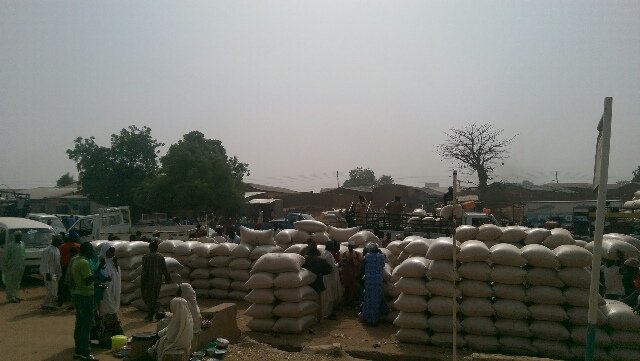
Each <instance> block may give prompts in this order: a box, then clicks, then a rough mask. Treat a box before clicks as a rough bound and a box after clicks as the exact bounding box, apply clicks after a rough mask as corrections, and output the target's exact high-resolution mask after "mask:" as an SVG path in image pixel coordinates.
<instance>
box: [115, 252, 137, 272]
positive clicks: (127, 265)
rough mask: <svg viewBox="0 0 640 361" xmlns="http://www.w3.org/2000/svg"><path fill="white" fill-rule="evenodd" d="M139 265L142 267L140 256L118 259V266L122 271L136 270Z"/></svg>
mask: <svg viewBox="0 0 640 361" xmlns="http://www.w3.org/2000/svg"><path fill="white" fill-rule="evenodd" d="M140 265H142V256H141V255H137V256H133V257H129V258H120V259H118V266H120V268H121V269H123V270H130V269H135V268H138V267H139V266H140Z"/></svg>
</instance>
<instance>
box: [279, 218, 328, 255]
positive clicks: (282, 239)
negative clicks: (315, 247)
mask: <svg viewBox="0 0 640 361" xmlns="http://www.w3.org/2000/svg"><path fill="white" fill-rule="evenodd" d="M293 227H294V229H283V230H281V231H280V232H278V234H276V235H275V237H273V240H274V241H275V244H277V245H278V246H280V247H281V248H282V249H287V248H289V247H290V246H292V245H294V244H302V243H307V240H308V239H309V237H311V238H313V240H314V241H315V242H316V243H317V244H325V243H327V241H328V240H329V233H327V230H328V228H327V226H326V225H325V224H324V223H322V222H320V221H315V220H302V221H297V222H294V223H293ZM329 228H332V229H340V228H334V227H331V226H329Z"/></svg>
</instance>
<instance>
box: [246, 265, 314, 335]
mask: <svg viewBox="0 0 640 361" xmlns="http://www.w3.org/2000/svg"><path fill="white" fill-rule="evenodd" d="M303 264H304V257H302V256H301V255H299V254H295V253H267V254H265V255H263V256H261V257H260V258H259V259H258V260H257V261H256V262H255V264H254V265H253V267H252V269H251V272H250V273H251V276H250V277H249V279H248V280H247V282H246V283H245V287H246V288H247V289H250V290H251V292H249V293H248V294H247V296H246V297H245V299H246V301H247V302H251V303H252V305H251V306H250V307H249V308H248V309H247V311H246V312H245V314H246V315H247V316H250V317H251V320H250V321H249V322H248V323H247V327H249V328H250V329H251V330H253V331H260V332H277V333H301V332H302V331H304V330H306V329H307V328H309V327H310V326H311V325H313V324H315V322H316V321H317V314H318V307H319V306H318V303H317V299H318V294H317V293H316V292H315V291H314V290H313V289H312V288H311V287H310V286H309V285H310V284H311V283H313V282H314V281H315V278H316V276H315V275H314V274H313V273H311V272H310V271H308V270H306V269H304V268H302V265H303Z"/></svg>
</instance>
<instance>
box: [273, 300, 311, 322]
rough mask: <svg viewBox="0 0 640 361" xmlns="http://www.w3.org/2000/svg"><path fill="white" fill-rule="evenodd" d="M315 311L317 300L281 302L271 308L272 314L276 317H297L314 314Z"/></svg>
mask: <svg viewBox="0 0 640 361" xmlns="http://www.w3.org/2000/svg"><path fill="white" fill-rule="evenodd" d="M317 311H318V303H317V302H313V301H302V302H282V303H280V304H278V305H277V306H276V307H275V308H274V309H273V314H274V315H276V316H278V317H289V318H299V317H302V316H306V315H315V314H316V313H317Z"/></svg>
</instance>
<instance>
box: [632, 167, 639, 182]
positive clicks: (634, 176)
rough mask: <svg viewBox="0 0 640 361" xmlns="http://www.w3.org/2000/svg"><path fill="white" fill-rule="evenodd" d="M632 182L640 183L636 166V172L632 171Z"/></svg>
mask: <svg viewBox="0 0 640 361" xmlns="http://www.w3.org/2000/svg"><path fill="white" fill-rule="evenodd" d="M631 181H632V182H640V165H639V166H638V168H636V170H634V171H633V178H632V179H631Z"/></svg>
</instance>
